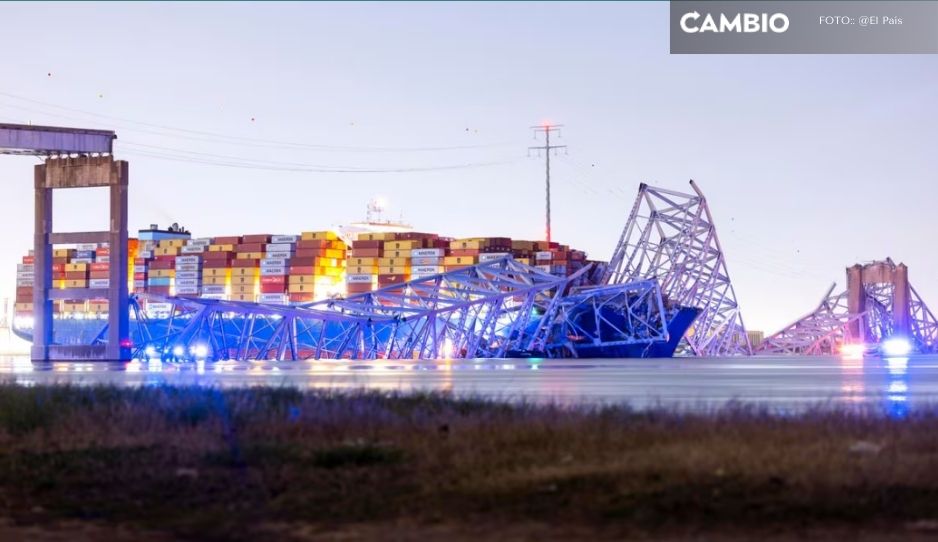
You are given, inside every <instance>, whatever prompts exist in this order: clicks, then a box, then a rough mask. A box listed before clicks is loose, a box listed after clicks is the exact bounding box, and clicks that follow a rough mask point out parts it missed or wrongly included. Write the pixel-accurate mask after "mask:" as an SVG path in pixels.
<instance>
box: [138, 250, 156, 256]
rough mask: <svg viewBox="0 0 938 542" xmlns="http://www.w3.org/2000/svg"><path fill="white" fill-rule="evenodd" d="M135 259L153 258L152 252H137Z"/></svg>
mask: <svg viewBox="0 0 938 542" xmlns="http://www.w3.org/2000/svg"><path fill="white" fill-rule="evenodd" d="M137 257H138V258H152V257H153V251H152V250H141V251H138V252H137Z"/></svg>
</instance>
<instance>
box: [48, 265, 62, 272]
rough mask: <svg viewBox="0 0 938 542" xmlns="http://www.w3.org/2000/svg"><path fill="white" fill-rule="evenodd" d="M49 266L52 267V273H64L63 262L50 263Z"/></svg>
mask: <svg viewBox="0 0 938 542" xmlns="http://www.w3.org/2000/svg"><path fill="white" fill-rule="evenodd" d="M49 267H51V268H52V272H53V273H64V272H65V265H64V264H60V263H54V264H52V265H50V266H49Z"/></svg>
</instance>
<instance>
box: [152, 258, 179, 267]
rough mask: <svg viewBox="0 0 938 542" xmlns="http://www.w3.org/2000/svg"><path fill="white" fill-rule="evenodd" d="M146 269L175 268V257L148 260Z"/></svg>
mask: <svg viewBox="0 0 938 542" xmlns="http://www.w3.org/2000/svg"><path fill="white" fill-rule="evenodd" d="M147 268H148V269H176V259H175V258H173V259H172V260H153V261H152V262H150V265H148V266H147Z"/></svg>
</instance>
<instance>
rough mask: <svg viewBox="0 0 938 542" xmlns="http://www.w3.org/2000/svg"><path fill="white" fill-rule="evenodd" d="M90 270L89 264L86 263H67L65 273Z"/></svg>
mask: <svg viewBox="0 0 938 542" xmlns="http://www.w3.org/2000/svg"><path fill="white" fill-rule="evenodd" d="M87 269H88V264H86V263H67V264H65V271H66V272H68V271H71V272H75V271H85V270H87Z"/></svg>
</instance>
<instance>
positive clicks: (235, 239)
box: [212, 235, 241, 245]
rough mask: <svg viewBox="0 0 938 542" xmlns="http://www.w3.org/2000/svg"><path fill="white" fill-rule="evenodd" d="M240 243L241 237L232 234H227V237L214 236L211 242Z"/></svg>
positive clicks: (221, 243) (216, 243) (214, 243)
mask: <svg viewBox="0 0 938 542" xmlns="http://www.w3.org/2000/svg"><path fill="white" fill-rule="evenodd" d="M240 243H241V238H240V237H235V236H233V235H229V236H227V237H214V238H212V244H213V245H237V244H240Z"/></svg>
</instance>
